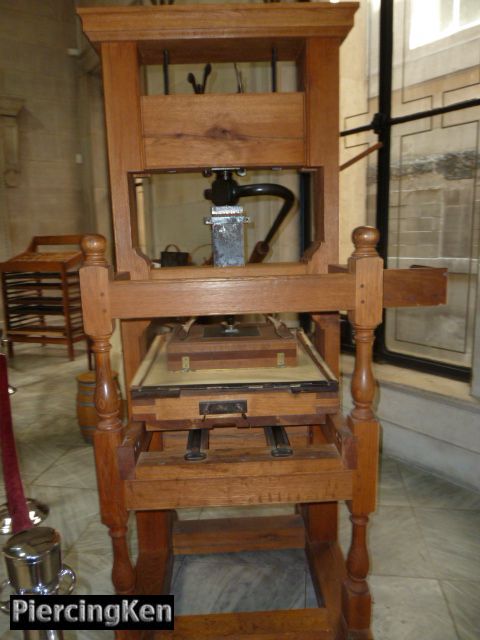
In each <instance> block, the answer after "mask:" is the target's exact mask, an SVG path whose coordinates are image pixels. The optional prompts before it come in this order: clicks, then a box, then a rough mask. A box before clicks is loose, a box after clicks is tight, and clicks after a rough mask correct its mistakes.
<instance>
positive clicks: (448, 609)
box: [0, 345, 480, 640]
mask: <svg viewBox="0 0 480 640" xmlns="http://www.w3.org/2000/svg"><path fill="white" fill-rule="evenodd" d="M85 369H86V357H85V356H83V355H82V356H80V357H78V359H77V360H76V361H75V362H73V363H70V362H68V361H67V360H66V358H65V357H64V353H63V351H62V350H60V349H56V348H53V347H49V348H42V347H36V346H32V345H24V346H23V345H22V346H19V347H17V348H16V356H15V358H14V360H12V361H11V362H10V374H9V375H10V381H11V383H12V384H14V385H16V386H17V388H18V392H17V393H16V394H15V395H14V396H13V397H12V410H13V417H14V426H15V433H16V439H17V446H18V451H19V458H20V463H21V469H22V474H23V480H24V483H25V485H26V488H27V494H28V495H29V496H31V497H35V498H37V499H40V500H43V501H45V502H46V503H48V505H49V506H50V516H49V517H48V520H47V521H46V524H48V525H50V526H53V527H55V528H57V529H58V530H59V531H60V533H61V535H62V539H63V549H64V556H65V562H66V563H68V564H69V565H70V566H72V567H73V568H74V569H75V571H76V572H77V574H78V588H77V593H81V594H108V593H111V592H112V591H111V584H110V567H111V552H110V543H109V538H108V536H107V532H106V530H105V528H104V527H103V526H102V525H101V524H100V523H99V516H98V504H97V493H96V488H95V471H94V465H93V456H92V450H91V447H90V446H89V445H86V444H85V443H84V442H83V440H82V438H81V436H80V433H79V429H78V426H77V423H76V417H75V393H76V382H75V375H76V374H78V373H80V372H82V371H84V370H85ZM380 471H381V475H380V478H381V480H380V492H379V508H378V511H377V513H376V514H375V515H374V516H373V517H372V526H371V529H370V549H371V552H372V575H371V578H370V584H371V588H372V592H373V598H374V610H373V631H374V634H375V638H376V640H479V638H480V535H479V534H480V495H478V494H476V493H473V492H470V491H466V490H464V489H462V488H460V487H458V486H456V485H454V484H449V483H447V482H445V481H443V480H440V479H439V478H437V477H435V476H432V475H429V474H427V473H424V472H423V471H421V470H419V469H416V468H414V467H411V466H408V465H406V464H404V463H403V462H400V461H397V460H393V459H391V458H386V457H384V458H383V459H382V463H381V470H380ZM280 509H281V508H280V507H274V508H272V509H271V511H272V512H274V513H278V512H279V511H280ZM223 511H224V512H225V510H223ZM227 511H228V513H229V515H233V516H236V515H239V512H240V510H238V509H237V510H231V509H229V510H227ZM212 512H213V510H212V509H198V510H195V509H194V510H188V511H186V512H184V513H182V517H187V518H207V517H211V516H212ZM216 512H218V510H216ZM134 537H135V534H134V531H132V534H131V538H132V547H133V546H134V544H133V543H134V540H133V538H134ZM341 538H342V545H343V546H344V547H345V546H346V544H347V539H348V531H347V519H346V513H345V510H342V513H341ZM2 565H3V563H2ZM3 573H4V568H3V566H0V578H2V579H3ZM200 585H201V588H199V586H200ZM173 592H174V593H175V594H176V595H177V598H176V602H175V605H176V611H177V612H179V613H186V612H191V613H197V612H198V613H201V612H209V611H232V610H251V609H277V608H286V607H292V608H294V607H304V606H315V598H314V593H313V587H312V583H311V580H310V576H309V574H308V571H307V568H306V563H305V557H304V554H303V552H301V551H297V550H294V551H290V552H288V551H285V552H277V551H275V552H268V553H267V552H265V553H242V554H223V555H216V556H209V557H203V556H202V557H200V556H199V557H192V556H189V557H178V558H177V559H176V562H175V568H174V582H173ZM100 633H101V634H103V635H102V637H107V636H108V635H109V632H90V633H88V632H78V633H77V635H76V636H75V634H74V633H73V632H72V633H70V634H65V635H66V638H69V639H72V640H73V638H75V637H76V638H78V639H80V638H81V639H85V640H87V639H89V638H97V637H99V634H100ZM20 637H21V635H20V632H12V631H9V630H8V618H7V617H6V616H0V638H1V639H6V638H9V639H10V638H20Z"/></svg>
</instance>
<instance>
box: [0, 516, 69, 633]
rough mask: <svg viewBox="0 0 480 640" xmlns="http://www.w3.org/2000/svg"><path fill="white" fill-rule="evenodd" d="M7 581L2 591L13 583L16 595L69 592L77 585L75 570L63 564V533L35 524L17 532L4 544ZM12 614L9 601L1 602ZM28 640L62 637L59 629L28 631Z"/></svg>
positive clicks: (61, 593)
mask: <svg viewBox="0 0 480 640" xmlns="http://www.w3.org/2000/svg"><path fill="white" fill-rule="evenodd" d="M3 555H4V557H5V562H6V565H7V573H8V580H5V582H4V583H3V584H2V585H1V587H0V593H1V591H3V590H4V589H5V588H6V587H8V586H10V588H11V590H12V591H13V592H14V593H15V594H16V595H22V596H24V595H55V594H57V595H67V594H69V593H72V591H73V589H74V587H75V580H76V577H75V573H74V572H73V570H72V569H70V567H68V566H67V565H65V564H63V563H62V551H61V541H60V534H59V533H58V531H56V530H55V529H52V528H51V527H33V528H32V529H26V530H25V531H21V532H20V533H17V534H15V535H14V536H12V537H11V538H9V540H8V541H7V542H6V544H5V545H4V547H3ZM0 609H1V610H2V611H3V612H5V613H8V614H9V613H10V602H9V601H8V600H6V601H3V602H0ZM23 634H24V636H23V637H24V638H25V640H63V632H62V631H57V630H41V631H39V630H25V631H24V632H23Z"/></svg>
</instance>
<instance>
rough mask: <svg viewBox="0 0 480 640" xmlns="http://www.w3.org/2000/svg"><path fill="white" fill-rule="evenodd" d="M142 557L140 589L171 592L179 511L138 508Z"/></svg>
mask: <svg viewBox="0 0 480 640" xmlns="http://www.w3.org/2000/svg"><path fill="white" fill-rule="evenodd" d="M136 517H137V534H138V550H139V555H138V561H137V584H136V592H137V593H139V594H145V595H149V594H152V595H153V594H165V593H170V582H171V578H172V569H173V531H172V529H173V523H174V521H175V519H176V513H175V511H137V512H136Z"/></svg>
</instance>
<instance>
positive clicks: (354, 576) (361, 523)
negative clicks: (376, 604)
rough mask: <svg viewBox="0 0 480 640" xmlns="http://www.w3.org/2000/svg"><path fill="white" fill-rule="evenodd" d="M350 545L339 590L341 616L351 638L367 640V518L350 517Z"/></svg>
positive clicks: (369, 608)
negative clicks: (340, 589)
mask: <svg viewBox="0 0 480 640" xmlns="http://www.w3.org/2000/svg"><path fill="white" fill-rule="evenodd" d="M350 520H351V522H352V541H351V544H350V549H349V552H348V556H347V579H346V580H345V582H344V588H343V615H344V617H345V620H346V622H347V627H348V629H349V630H350V634H351V637H352V638H358V639H360V638H362V639H363V638H365V639H366V638H369V637H370V632H369V628H370V618H371V609H372V599H371V596H370V590H369V588H368V582H367V576H368V570H369V566H370V563H369V558H368V549H367V525H368V516H366V515H355V514H352V515H351V516H350Z"/></svg>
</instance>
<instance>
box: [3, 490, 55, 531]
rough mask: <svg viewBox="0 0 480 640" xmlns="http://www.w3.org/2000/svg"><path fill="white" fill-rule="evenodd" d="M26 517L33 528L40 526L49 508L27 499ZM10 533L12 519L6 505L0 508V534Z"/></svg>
mask: <svg viewBox="0 0 480 640" xmlns="http://www.w3.org/2000/svg"><path fill="white" fill-rule="evenodd" d="M27 508H28V517H29V518H30V522H31V523H32V524H33V525H34V526H38V525H39V524H41V523H42V522H43V521H44V520H45V518H46V517H47V516H48V514H49V512H50V509H49V507H48V506H47V505H46V504H44V503H43V502H40V501H39V500H34V499H33V498H27ZM11 533H12V517H11V515H10V512H9V510H8V504H2V505H1V506H0V534H2V535H10V534H11Z"/></svg>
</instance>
